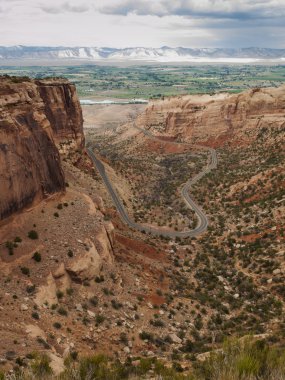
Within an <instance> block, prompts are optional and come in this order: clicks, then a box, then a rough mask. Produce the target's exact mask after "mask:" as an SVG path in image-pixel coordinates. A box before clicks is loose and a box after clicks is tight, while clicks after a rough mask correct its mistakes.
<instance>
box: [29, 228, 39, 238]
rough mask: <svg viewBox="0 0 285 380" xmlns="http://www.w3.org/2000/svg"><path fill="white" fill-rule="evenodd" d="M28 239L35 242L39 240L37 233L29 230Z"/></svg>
mask: <svg viewBox="0 0 285 380" xmlns="http://www.w3.org/2000/svg"><path fill="white" fill-rule="evenodd" d="M28 238H30V239H32V240H37V239H38V238H39V234H38V233H37V231H35V230H31V231H29V233H28Z"/></svg>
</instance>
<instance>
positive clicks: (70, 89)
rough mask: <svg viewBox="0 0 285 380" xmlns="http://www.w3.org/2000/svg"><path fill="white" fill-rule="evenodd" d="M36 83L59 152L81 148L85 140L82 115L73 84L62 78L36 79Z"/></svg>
mask: <svg viewBox="0 0 285 380" xmlns="http://www.w3.org/2000/svg"><path fill="white" fill-rule="evenodd" d="M36 84H37V86H38V90H39V94H40V96H41V98H42V100H43V102H44V108H45V114H46V116H47V118H48V120H49V122H50V124H51V126H52V130H53V135H54V138H55V141H56V143H57V145H58V147H59V149H60V151H61V153H66V152H68V151H69V150H72V151H74V150H76V149H77V150H81V149H82V148H83V147H84V142H85V140H84V134H83V132H82V128H83V127H82V126H83V117H82V110H81V106H80V103H79V100H78V97H77V94H76V89H75V86H74V85H72V84H71V83H69V82H66V81H63V80H62V81H60V82H59V81H56V82H54V81H47V80H44V81H37V82H36Z"/></svg>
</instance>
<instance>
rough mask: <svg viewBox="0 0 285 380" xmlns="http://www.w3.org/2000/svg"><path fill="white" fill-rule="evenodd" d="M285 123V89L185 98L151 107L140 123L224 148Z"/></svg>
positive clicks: (174, 99) (168, 133)
mask: <svg viewBox="0 0 285 380" xmlns="http://www.w3.org/2000/svg"><path fill="white" fill-rule="evenodd" d="M284 123H285V86H282V87H279V88H264V89H254V90H250V91H246V92H243V93H241V94H236V95H229V94H218V95H214V96H210V95H203V96H184V97H175V98H167V99H165V100H159V101H154V102H152V103H150V104H149V106H148V108H147V110H146V111H145V113H144V114H142V115H141V116H140V117H139V119H138V120H137V124H138V125H139V126H146V127H147V128H150V129H151V130H152V132H153V133H156V134H158V135H159V134H163V135H167V136H171V137H176V138H181V139H183V140H186V141H188V142H193V143H203V144H206V145H210V146H215V147H217V146H222V145H224V144H225V143H228V142H230V143H231V144H236V143H238V144H244V145H247V144H248V143H250V142H252V141H253V140H254V139H255V137H256V136H257V135H258V134H259V133H260V131H262V130H263V129H264V128H267V127H268V126H270V125H273V124H274V126H275V127H276V128H278V127H280V128H282V126H284Z"/></svg>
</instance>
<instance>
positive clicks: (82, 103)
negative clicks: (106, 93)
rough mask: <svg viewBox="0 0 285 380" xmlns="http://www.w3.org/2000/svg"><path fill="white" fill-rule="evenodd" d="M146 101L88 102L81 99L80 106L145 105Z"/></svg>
mask: <svg viewBox="0 0 285 380" xmlns="http://www.w3.org/2000/svg"><path fill="white" fill-rule="evenodd" d="M147 103H148V101H147V100H145V99H132V100H108V99H106V100H90V99H81V100H80V104H81V105H83V106H92V105H94V104H102V105H104V104H105V105H108V104H121V105H124V104H147Z"/></svg>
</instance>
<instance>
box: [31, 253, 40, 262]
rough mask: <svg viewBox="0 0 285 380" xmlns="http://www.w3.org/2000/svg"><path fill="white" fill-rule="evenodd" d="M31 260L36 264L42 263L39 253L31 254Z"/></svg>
mask: <svg viewBox="0 0 285 380" xmlns="http://www.w3.org/2000/svg"><path fill="white" fill-rule="evenodd" d="M33 259H34V260H35V261H36V262H37V263H40V262H41V261H42V255H41V254H40V253H39V252H35V253H34V254H33Z"/></svg>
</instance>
